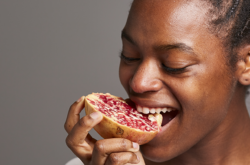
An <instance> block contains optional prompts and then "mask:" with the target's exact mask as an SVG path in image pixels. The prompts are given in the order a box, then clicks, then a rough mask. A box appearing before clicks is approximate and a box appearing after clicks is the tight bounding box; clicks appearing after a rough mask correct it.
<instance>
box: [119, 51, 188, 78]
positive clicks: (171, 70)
mask: <svg viewBox="0 0 250 165" xmlns="http://www.w3.org/2000/svg"><path fill="white" fill-rule="evenodd" d="M120 58H121V59H122V60H124V61H125V62H127V63H129V62H134V61H138V60H140V58H130V57H126V56H124V55H123V53H120ZM162 67H163V69H164V70H165V71H166V72H168V73H170V74H181V73H183V72H185V69H186V68H187V66H186V67H184V68H169V67H167V66H165V65H164V64H162Z"/></svg>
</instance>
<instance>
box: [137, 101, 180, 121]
mask: <svg viewBox="0 0 250 165" xmlns="http://www.w3.org/2000/svg"><path fill="white" fill-rule="evenodd" d="M136 109H137V111H138V112H140V113H144V114H155V113H160V114H161V115H162V117H163V120H162V124H161V126H164V125H166V124H167V123H169V122H170V121H171V120H173V119H174V118H175V117H176V116H177V115H178V113H179V111H178V110H176V109H173V108H169V107H164V108H149V107H142V106H140V105H136Z"/></svg>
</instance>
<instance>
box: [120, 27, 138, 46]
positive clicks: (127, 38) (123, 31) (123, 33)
mask: <svg viewBox="0 0 250 165" xmlns="http://www.w3.org/2000/svg"><path fill="white" fill-rule="evenodd" d="M121 37H122V38H124V39H126V40H128V41H129V42H130V43H132V44H133V45H137V44H136V42H135V41H134V40H133V39H132V37H130V36H129V35H128V33H126V32H125V30H122V35H121Z"/></svg>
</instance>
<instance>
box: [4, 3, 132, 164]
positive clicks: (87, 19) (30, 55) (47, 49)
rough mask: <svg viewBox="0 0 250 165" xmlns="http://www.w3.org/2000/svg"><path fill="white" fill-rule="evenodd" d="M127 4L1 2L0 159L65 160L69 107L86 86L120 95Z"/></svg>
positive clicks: (23, 161)
mask: <svg viewBox="0 0 250 165" xmlns="http://www.w3.org/2000/svg"><path fill="white" fill-rule="evenodd" d="M130 2H131V1H130V0H126V1H125V0H124V1H117V0H105V1H104V0H75V1H71V0H39V1H38V0H1V2H0V31H1V32H0V84H1V86H0V96H1V99H0V109H1V115H0V127H1V137H0V138H1V142H0V143H1V146H0V152H1V154H0V164H1V165H16V164H21V165H45V164H46V165H50V164H51V165H52V164H53V165H63V164H65V163H66V162H67V161H68V160H70V159H72V158H73V157H75V156H74V155H73V154H72V153H71V151H70V150H69V149H68V148H67V146H66V144H65V138H66V135H67V134H66V132H65V131H64V128H63V125H64V122H65V119H66V115H67V112H68V108H69V106H70V105H71V104H72V103H73V102H74V101H76V100H77V99H78V98H79V97H80V96H82V95H87V94H89V93H92V92H110V93H112V94H115V95H118V96H122V97H126V93H125V91H124V90H123V88H122V86H121V85H120V82H119V78H118V67H119V52H120V50H121V39H120V33H121V30H122V28H123V26H124V25H125V22H126V18H127V14H128V11H129V7H130ZM91 134H92V135H93V136H95V137H96V138H100V137H99V136H97V135H96V133H94V131H92V132H91Z"/></svg>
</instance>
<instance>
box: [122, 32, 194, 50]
mask: <svg viewBox="0 0 250 165" xmlns="http://www.w3.org/2000/svg"><path fill="white" fill-rule="evenodd" d="M121 38H124V39H126V40H127V41H129V42H130V43H132V44H133V45H137V43H136V42H135V41H134V40H133V38H132V37H131V36H130V35H129V34H128V33H126V31H125V30H122V33H121ZM153 49H154V51H156V52H158V51H168V50H171V49H178V50H180V51H183V52H187V53H189V54H193V55H196V54H195V53H194V50H193V48H192V47H190V46H188V45H187V44H185V43H174V44H166V45H156V46H154V47H153Z"/></svg>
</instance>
